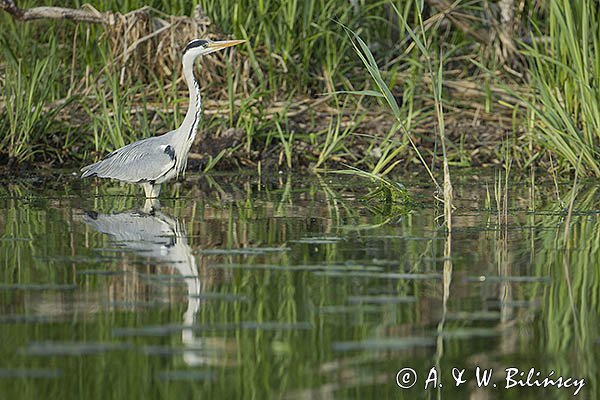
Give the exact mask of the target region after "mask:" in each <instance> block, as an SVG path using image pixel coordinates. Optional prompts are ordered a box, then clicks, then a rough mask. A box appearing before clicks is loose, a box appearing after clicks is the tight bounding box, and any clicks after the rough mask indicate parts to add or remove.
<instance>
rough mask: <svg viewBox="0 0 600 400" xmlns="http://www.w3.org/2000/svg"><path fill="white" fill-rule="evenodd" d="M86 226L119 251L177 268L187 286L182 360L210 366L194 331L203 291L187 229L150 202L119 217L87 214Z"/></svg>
mask: <svg viewBox="0 0 600 400" xmlns="http://www.w3.org/2000/svg"><path fill="white" fill-rule="evenodd" d="M82 219H83V222H85V223H86V224H87V225H89V226H91V227H92V228H93V229H94V230H96V231H98V232H101V233H104V234H106V235H108V236H109V237H110V239H111V241H112V242H113V243H114V244H115V245H117V246H118V247H119V248H121V249H124V250H129V251H131V252H133V253H137V254H139V255H143V256H145V257H149V258H152V259H153V260H155V261H158V262H159V263H160V264H161V265H162V264H164V265H168V266H170V267H171V268H174V269H175V270H176V271H177V272H178V273H179V274H180V275H181V276H182V277H183V279H184V281H185V283H186V286H187V302H188V306H187V309H186V310H185V312H184V314H183V325H184V327H183V328H182V333H181V339H182V343H183V345H184V346H185V347H186V350H185V351H184V352H183V359H184V362H185V363H186V364H187V365H190V366H195V365H202V364H208V363H210V362H209V361H210V360H209V357H207V350H208V349H206V346H205V345H204V343H203V340H202V339H201V338H195V337H194V335H193V331H192V329H190V327H192V326H193V325H194V323H195V319H196V314H197V312H198V310H199V308H200V294H201V292H202V288H201V285H200V278H199V274H198V267H197V266H196V259H195V257H194V255H193V254H192V249H191V248H190V246H189V245H188V241H187V234H186V231H185V226H184V225H183V223H182V222H181V221H180V220H178V219H177V218H173V217H171V216H169V215H167V214H166V213H164V212H161V211H160V204H159V203H158V200H153V201H151V200H147V201H146V205H145V206H144V209H143V210H141V211H126V212H121V213H117V214H100V213H97V212H93V211H92V212H90V211H88V212H85V213H84V214H83V216H82Z"/></svg>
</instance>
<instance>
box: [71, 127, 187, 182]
mask: <svg viewBox="0 0 600 400" xmlns="http://www.w3.org/2000/svg"><path fill="white" fill-rule="evenodd" d="M174 133H175V131H171V132H169V133H166V134H164V135H161V136H156V137H151V138H147V139H142V140H140V141H137V142H135V143H131V144H128V145H126V146H124V147H121V148H120V149H117V150H115V151H113V152H112V153H110V154H108V155H107V156H106V157H104V158H103V159H102V160H100V161H98V162H97V163H95V164H92V165H88V166H86V167H84V168H82V171H83V174H82V175H81V177H82V178H87V177H92V176H97V177H100V178H112V179H118V180H120V181H124V182H130V183H145V182H151V183H153V184H154V183H162V182H164V181H166V180H169V179H171V178H172V177H174V176H175V175H177V174H178V172H181V171H176V170H175V165H176V163H177V156H176V155H175V149H174V148H173V146H172V145H171V144H170V141H171V140H170V139H171V137H172V136H173V134H174Z"/></svg>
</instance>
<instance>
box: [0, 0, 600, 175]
mask: <svg viewBox="0 0 600 400" xmlns="http://www.w3.org/2000/svg"><path fill="white" fill-rule="evenodd" d="M56 4H57V5H58V3H56ZM82 4H83V3H82V2H78V1H70V2H67V3H60V5H61V6H69V7H80V6H82ZM420 4H421V2H419V1H415V0H406V1H400V0H392V1H376V2H360V1H359V2H356V4H355V3H351V4H349V3H348V2H347V1H342V0H308V1H303V2H300V1H290V2H275V1H270V0H261V1H250V0H224V1H215V0H198V1H195V2H191V3H188V2H183V1H168V0H157V1H150V2H147V1H142V0H131V1H127V2H125V3H122V2H116V1H115V0H104V1H99V2H95V3H94V4H93V6H94V7H95V8H96V9H98V10H100V11H117V12H120V13H122V14H124V13H127V12H129V11H131V10H135V9H138V8H141V7H143V6H150V7H153V8H154V9H155V10H156V11H155V13H157V15H158V14H160V15H162V16H163V18H166V16H168V15H176V16H186V15H187V16H189V15H193V13H194V12H195V9H196V6H199V7H200V8H201V9H202V12H203V13H204V15H206V16H207V17H208V18H210V20H211V21H212V23H211V25H210V26H211V28H210V29H211V32H212V33H213V34H215V35H216V36H217V37H236V38H242V39H248V43H246V44H245V45H244V46H240V47H239V48H236V50H235V52H234V53H232V54H231V55H229V54H230V53H227V54H228V55H227V56H226V57H224V58H223V59H222V62H221V63H218V64H216V65H214V66H213V68H211V69H207V68H204V69H203V70H202V71H201V72H200V75H201V77H202V78H203V80H202V82H203V87H202V91H203V93H204V97H205V100H207V101H205V105H206V107H207V111H209V112H207V113H205V120H204V121H203V123H202V125H201V135H204V136H205V137H210V138H212V137H214V138H217V139H218V138H220V137H221V136H222V135H224V133H225V132H227V131H228V130H229V129H230V128H235V130H236V131H238V132H241V133H240V134H239V135H240V137H239V138H238V140H236V143H237V144H236V145H235V146H234V147H235V148H236V150H232V149H230V150H231V151H225V149H215V150H214V151H211V152H209V154H208V156H207V157H205V158H204V160H205V161H204V164H203V166H202V167H203V168H204V169H213V168H219V163H220V162H221V161H220V160H223V159H224V158H225V157H224V156H225V155H228V157H227V158H228V159H229V158H235V159H237V160H238V162H233V163H227V165H229V166H231V165H238V166H250V167H252V166H254V167H257V164H258V162H259V161H263V167H264V166H265V165H266V163H265V162H264V161H265V160H263V158H264V157H265V156H264V155H265V154H268V155H272V157H275V161H276V162H275V163H274V164H275V165H276V166H277V168H288V169H292V170H294V169H298V168H309V169H313V170H329V169H335V168H337V167H339V166H340V165H341V164H342V163H346V164H352V166H354V167H358V168H361V169H364V170H368V171H371V172H373V173H375V174H379V175H386V174H389V173H390V172H392V171H393V170H394V169H397V168H398V167H399V166H406V165H420V167H419V168H421V169H423V170H424V171H425V172H427V170H429V172H428V174H429V175H430V176H431V177H432V178H433V179H432V180H435V179H437V178H436V177H435V175H436V174H437V173H436V172H435V170H436V169H437V168H438V166H439V165H441V163H442V162H446V163H447V164H449V165H456V166H468V165H469V164H470V162H471V161H472V160H471V157H472V156H471V154H473V153H477V152H479V150H483V151H484V152H487V153H488V154H492V155H494V154H499V151H498V148H500V147H501V146H502V143H504V139H505V138H504V137H496V138H495V140H492V141H491V143H490V144H487V143H483V144H474V143H472V142H473V141H472V140H471V136H469V135H468V132H466V133H465V132H464V131H462V130H460V129H458V130H457V128H452V127H451V125H448V124H447V123H445V122H444V121H445V120H447V119H450V120H453V119H454V120H456V119H457V118H458V119H459V120H460V119H461V118H463V119H464V120H474V121H475V120H477V119H478V118H480V117H481V116H482V115H484V116H488V117H490V116H492V117H493V116H495V115H497V114H503V115H504V114H506V115H507V116H508V117H507V118H504V119H500V120H501V121H506V123H505V124H506V126H501V127H500V128H502V129H506V130H511V131H514V132H515V134H514V139H511V143H509V144H508V145H509V146H512V149H513V151H512V152H513V153H519V152H521V153H523V154H526V157H527V160H525V161H524V162H521V161H518V162H517V165H523V166H530V165H532V166H542V167H547V163H548V160H549V156H547V154H548V153H550V154H551V155H552V159H553V160H556V161H557V162H558V165H559V167H561V171H564V170H567V169H573V168H574V166H575V165H576V162H577V160H578V158H579V155H581V158H582V161H581V172H582V173H583V174H588V175H590V174H591V175H596V176H600V163H599V162H598V160H599V159H600V157H599V142H600V134H599V133H598V132H600V110H599V104H600V89H599V88H598V87H599V86H598V76H600V55H599V54H600V50H599V46H600V37H599V36H600V34H599V32H600V27H599V25H600V24H599V23H598V16H599V15H598V10H597V9H596V7H595V3H593V2H590V1H586V2H580V3H578V4H576V5H571V3H569V2H565V1H559V0H552V1H550V2H547V3H539V2H537V1H534V0H531V1H527V2H525V3H524V8H523V10H517V17H518V18H517V19H516V21H518V22H519V23H520V24H521V26H520V31H519V32H526V34H523V37H526V38H529V37H530V36H533V37H535V38H538V39H540V40H534V41H533V42H532V44H529V45H526V44H523V43H520V42H518V43H519V46H520V47H519V49H520V51H521V53H522V56H523V57H524V60H525V63H524V64H523V65H522V66H520V67H519V66H517V67H515V68H516V69H518V70H519V71H518V72H519V73H521V74H522V76H523V78H522V79H520V80H515V79H514V78H513V76H514V75H511V74H510V73H508V72H506V71H509V69H508V68H506V66H505V65H503V64H502V60H500V59H499V58H498V57H497V56H496V54H497V51H496V50H497V48H496V47H495V46H497V43H496V42H492V43H490V44H489V45H482V44H480V43H479V42H477V41H476V40H474V39H473V38H472V37H470V36H469V35H468V34H465V33H464V32H462V31H461V30H460V29H457V28H456V27H455V26H453V25H452V24H451V23H450V22H449V20H448V19H447V18H444V14H443V13H440V10H436V9H435V8H432V7H426V8H425V9H423V10H421V11H419V10H420V9H419V7H420ZM19 5H20V6H21V7H24V8H26V7H31V6H33V5H34V3H33V2H20V3H19ZM456 6H457V9H456V10H457V12H461V13H463V14H465V15H472V16H473V17H474V18H473V20H472V22H471V24H472V27H475V28H480V27H481V26H485V24H489V23H492V22H493V21H489V18H490V17H489V15H488V16H483V17H482V16H481V15H487V14H486V13H485V7H484V5H483V4H480V3H479V2H473V3H469V4H462V3H461V4H457V5H456ZM532 10H538V11H539V12H533V11H532ZM475 17H476V18H475ZM486 18H488V19H486ZM0 24H2V27H3V30H2V33H1V34H0V54H2V58H1V60H0V159H1V160H3V162H4V163H5V162H7V161H8V162H11V163H24V162H25V163H33V162H39V161H42V162H45V163H48V164H54V165H57V164H64V163H70V164H73V165H74V166H75V165H77V166H78V165H81V164H82V163H84V162H92V161H94V160H95V159H97V158H98V157H100V156H102V155H103V154H105V153H106V152H108V151H110V150H112V149H114V148H115V147H118V146H121V145H122V144H124V143H127V142H130V141H132V140H136V139H140V138H142V137H147V136H151V135H156V134H159V133H163V132H166V131H168V130H170V129H173V128H174V127H176V126H177V123H179V122H180V121H181V118H182V113H183V112H184V110H185V103H186V102H187V96H186V95H185V87H184V86H183V85H182V83H181V82H180V81H179V82H178V79H179V78H180V69H179V66H178V65H174V66H173V67H172V68H169V69H170V71H165V70H164V69H160V70H159V69H157V68H158V67H156V66H153V65H138V64H135V63H136V62H139V60H143V57H142V58H140V57H138V56H135V57H132V58H131V59H130V64H132V65H130V67H132V68H133V70H135V73H134V74H133V73H132V74H129V73H127V74H125V75H122V73H123V72H122V71H121V70H120V68H116V67H115V65H113V62H114V61H115V60H116V59H117V58H118V57H119V56H120V51H121V50H118V51H119V53H117V54H114V53H113V52H112V50H111V47H110V46H111V44H110V41H109V40H108V37H109V35H107V34H106V32H105V31H104V29H103V28H102V27H101V26H97V25H90V24H75V23H72V22H65V21H32V22H27V23H17V22H15V21H13V20H12V18H11V17H9V16H8V15H6V14H4V13H2V14H0ZM344 26H345V27H347V28H348V29H349V31H346V30H345V29H344ZM532 27H533V28H532ZM181 40H184V39H181ZM177 45H179V46H181V44H180V43H177ZM169 46H170V45H169ZM424 50H425V51H424ZM163 51H164V49H163ZM357 55H358V57H357ZM200 64H202V63H200ZM42 76H43V78H41V79H40V77H42ZM463 81H469V82H474V83H476V85H478V82H483V83H482V84H481V85H480V87H477V88H476V90H478V91H479V93H480V97H479V98H469V99H462V97H461V96H462V95H461V94H460V92H454V91H453V90H448V89H447V86H446V85H449V86H448V87H450V88H452V87H454V86H453V85H455V84H456V83H457V82H458V83H461V82H463ZM502 84H504V85H505V86H502ZM498 87H504V88H505V89H504V93H502V92H501V91H500V92H499V91H498V89H497V88H498ZM374 92H378V93H380V96H378V97H373V96H370V95H371V94H373V93H374ZM515 93H529V94H528V95H526V96H524V95H517V97H519V99H520V105H519V107H518V108H517V107H514V108H513V109H512V110H511V109H510V108H507V107H505V106H506V105H507V102H506V100H505V99H506V96H508V95H513V96H514V94H515ZM353 94H354V95H353ZM355 94H360V96H355ZM323 95H326V96H327V97H326V98H325V101H322V100H323V97H322V96H323ZM307 99H308V102H305V101H306V100H307ZM208 100H213V101H216V103H215V102H212V103H211V102H210V101H208ZM299 104H301V105H300V106H299ZM311 104H314V107H313V106H311ZM442 105H443V106H442ZM509 106H510V104H509ZM298 108H302V112H298ZM462 110H465V111H466V112H465V113H461V111H462ZM449 112H450V113H451V114H452V115H451V116H448V113H449ZM288 114H290V115H292V116H290V115H288ZM376 118H381V121H387V124H388V125H387V126H385V128H384V129H380V130H379V131H378V132H376V133H375V132H372V131H371V130H370V129H371V128H367V129H364V128H362V127H363V126H367V127H369V123H371V122H372V120H373V119H376ZM484 119H485V118H484ZM500 123H501V124H502V123H503V122H500ZM492 126H493V125H492ZM449 127H450V128H449ZM436 129H439V130H438V131H435V130H436ZM449 129H450V131H448V130H449ZM446 131H448V132H446ZM527 131H529V132H528V133H527ZM524 132H525V134H524ZM491 136H493V134H492V135H491ZM441 138H445V139H443V140H442V139H441ZM411 142H412V143H411ZM203 143H204V142H203ZM240 143H241V144H242V146H240V147H237V145H238V144H240ZM477 146H496V147H495V148H491V149H490V148H482V149H479V148H477ZM203 149H204V148H203V147H198V148H196V150H197V151H200V152H202V151H203ZM524 149H526V150H524ZM298 153H301V155H302V157H301V158H299V157H298V156H297V154H298ZM229 156H231V157H229ZM242 159H243V160H244V162H239V160H242ZM206 160H207V161H206ZM444 160H445V161H444ZM484 161H485V162H490V163H497V161H496V160H495V159H494V158H493V156H489V159H486V160H484ZM272 164H273V163H271V165H272Z"/></svg>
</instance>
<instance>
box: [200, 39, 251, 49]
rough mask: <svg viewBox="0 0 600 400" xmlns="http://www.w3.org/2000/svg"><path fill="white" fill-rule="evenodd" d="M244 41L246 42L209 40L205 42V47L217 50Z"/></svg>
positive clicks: (240, 41)
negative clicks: (207, 42) (209, 41)
mask: <svg viewBox="0 0 600 400" xmlns="http://www.w3.org/2000/svg"><path fill="white" fill-rule="evenodd" d="M244 42H246V40H222V41H219V42H211V43H209V44H207V45H206V47H207V48H209V49H211V50H212V51H217V50H221V49H224V48H227V47H231V46H235V45H238V44H240V43H244Z"/></svg>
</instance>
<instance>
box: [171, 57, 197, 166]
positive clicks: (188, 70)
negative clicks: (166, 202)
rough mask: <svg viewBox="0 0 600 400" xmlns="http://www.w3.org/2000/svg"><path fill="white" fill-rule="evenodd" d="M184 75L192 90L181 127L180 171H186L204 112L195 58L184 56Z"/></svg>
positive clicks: (179, 133) (190, 90) (178, 163)
mask: <svg viewBox="0 0 600 400" xmlns="http://www.w3.org/2000/svg"><path fill="white" fill-rule="evenodd" d="M183 76H184V77H185V82H186V83H187V85H188V90H189V92H190V104H189V106H188V110H187V113H186V114H185V118H184V119H183V123H182V124H181V126H180V127H179V132H178V136H179V138H178V139H179V141H178V143H179V144H178V146H180V148H179V149H178V150H179V152H178V154H179V155H180V156H179V157H178V158H177V161H176V169H177V172H178V173H182V172H184V171H185V167H186V164H187V153H188V151H189V150H190V147H191V146H192V143H193V142H194V138H195V137H196V132H197V131H198V123H199V122H200V114H201V112H202V99H201V97H200V87H199V86H198V82H197V81H196V77H195V76H194V58H192V57H186V56H184V57H183Z"/></svg>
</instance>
